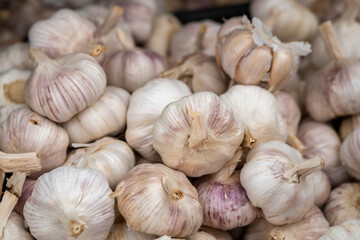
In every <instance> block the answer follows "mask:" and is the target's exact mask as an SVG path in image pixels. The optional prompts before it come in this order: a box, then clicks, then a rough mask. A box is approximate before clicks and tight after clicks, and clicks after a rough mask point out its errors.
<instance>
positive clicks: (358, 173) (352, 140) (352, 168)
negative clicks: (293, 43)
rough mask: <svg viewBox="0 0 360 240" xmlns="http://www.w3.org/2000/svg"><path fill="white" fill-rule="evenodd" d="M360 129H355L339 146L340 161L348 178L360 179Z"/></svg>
mask: <svg viewBox="0 0 360 240" xmlns="http://www.w3.org/2000/svg"><path fill="white" fill-rule="evenodd" d="M359 142H360V127H358V128H356V129H355V130H354V131H353V132H352V133H351V134H350V135H349V136H348V137H347V138H346V139H345V140H344V142H343V143H342V144H341V147H340V160H341V162H342V164H344V165H345V168H346V170H347V172H348V173H349V175H350V176H352V177H354V178H356V179H357V180H359V179H360V159H359V155H360V149H359Z"/></svg>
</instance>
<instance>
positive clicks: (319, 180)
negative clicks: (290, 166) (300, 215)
mask: <svg viewBox="0 0 360 240" xmlns="http://www.w3.org/2000/svg"><path fill="white" fill-rule="evenodd" d="M325 164H326V162H325ZM307 178H308V180H309V181H311V182H312V183H313V185H314V186H316V188H314V198H315V199H314V204H315V205H316V206H318V207H321V206H323V205H324V204H325V202H326V200H327V199H328V196H329V194H330V191H331V183H330V180H329V177H328V175H327V174H326V173H325V172H323V171H317V172H314V173H312V174H310V175H309V176H308V177H307Z"/></svg>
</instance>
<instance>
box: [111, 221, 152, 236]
mask: <svg viewBox="0 0 360 240" xmlns="http://www.w3.org/2000/svg"><path fill="white" fill-rule="evenodd" d="M153 239H154V236H152V235H150V234H146V233H140V232H137V231H135V230H134V229H132V228H131V227H129V226H128V225H127V223H126V222H122V223H118V224H114V225H113V226H112V227H111V229H110V233H109V236H108V237H107V240H153Z"/></svg>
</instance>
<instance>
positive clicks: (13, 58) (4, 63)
mask: <svg viewBox="0 0 360 240" xmlns="http://www.w3.org/2000/svg"><path fill="white" fill-rule="evenodd" d="M28 51H29V44H28V43H14V44H12V45H10V46H8V47H6V48H3V49H1V50H0V62H1V66H0V72H5V71H7V70H9V69H11V68H17V69H32V68H33V62H32V61H31V59H30V58H29V56H28V54H27V52H28Z"/></svg>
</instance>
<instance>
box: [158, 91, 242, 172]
mask: <svg viewBox="0 0 360 240" xmlns="http://www.w3.org/2000/svg"><path fill="white" fill-rule="evenodd" d="M153 134H154V149H155V150H156V151H157V152H158V153H159V154H160V156H161V159H162V161H163V162H164V163H165V164H166V165H167V166H169V167H171V168H174V169H177V170H180V171H182V172H184V173H185V174H186V175H187V176H191V177H200V176H203V175H206V174H211V173H215V172H217V171H219V170H220V169H221V168H222V167H223V166H224V165H225V164H226V162H227V161H228V160H230V159H231V158H232V157H233V156H234V153H235V151H236V150H237V149H238V148H239V146H240V144H241V142H242V140H243V135H244V128H243V126H242V124H241V123H238V122H237V121H236V120H235V118H234V115H233V111H232V109H231V108H230V107H229V106H228V105H226V104H225V103H224V102H223V101H222V100H221V99H220V98H219V97H218V96H217V95H216V94H214V93H211V92H199V93H195V94H193V95H192V96H188V97H184V98H182V99H180V100H178V101H176V102H173V103H170V104H169V105H168V106H166V108H164V110H163V111H162V113H161V115H160V117H159V118H158V119H157V120H156V121H155V123H154V132H153Z"/></svg>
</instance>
